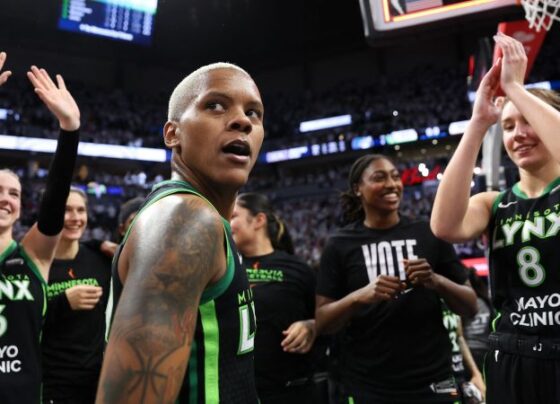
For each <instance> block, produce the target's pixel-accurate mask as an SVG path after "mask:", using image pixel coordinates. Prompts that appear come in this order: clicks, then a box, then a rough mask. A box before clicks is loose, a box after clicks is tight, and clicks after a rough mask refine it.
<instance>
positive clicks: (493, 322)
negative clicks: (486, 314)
mask: <svg viewBox="0 0 560 404" xmlns="http://www.w3.org/2000/svg"><path fill="white" fill-rule="evenodd" d="M500 317H502V313H501V312H498V314H497V315H496V317H494V320H492V331H494V332H496V324H497V323H498V320H499V319H500Z"/></svg>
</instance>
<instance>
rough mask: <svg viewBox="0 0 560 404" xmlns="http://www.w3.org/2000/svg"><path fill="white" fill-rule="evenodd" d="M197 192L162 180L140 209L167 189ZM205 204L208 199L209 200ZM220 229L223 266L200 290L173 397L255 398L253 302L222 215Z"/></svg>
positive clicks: (117, 285)
mask: <svg viewBox="0 0 560 404" xmlns="http://www.w3.org/2000/svg"><path fill="white" fill-rule="evenodd" d="M181 193H183V194H185V193H186V194H193V195H197V196H199V197H200V198H202V199H204V200H205V201H206V202H208V201H207V200H206V198H204V196H202V195H201V194H199V193H198V192H197V191H196V190H195V189H194V188H193V187H192V186H191V185H190V184H189V183H187V182H184V181H164V182H162V183H160V184H158V185H156V186H155V187H154V189H153V190H152V192H151V193H150V195H148V197H147V198H146V201H144V204H143V205H142V206H141V207H140V210H139V211H138V214H137V215H136V218H135V221H136V220H137V219H138V217H140V215H141V214H142V211H143V210H144V209H145V208H146V207H148V206H150V205H151V204H153V203H154V202H156V201H158V200H160V199H162V198H164V197H166V196H168V195H172V194H181ZM208 204H209V205H210V206H212V204H211V203H210V202H208ZM222 222H223V225H224V233H225V236H226V237H225V244H226V245H225V250H226V255H227V269H226V273H225V275H224V276H223V277H222V279H220V280H219V281H218V282H217V283H216V284H214V285H212V286H210V287H208V288H207V289H206V290H205V291H204V293H203V294H202V297H201V301H200V305H199V309H198V318H197V323H196V328H195V332H194V339H193V342H192V346H191V354H190V357H189V365H188V368H187V371H186V374H185V379H184V381H183V386H182V388H181V392H180V394H179V399H178V402H179V403H181V404H183V403H185V404H191V403H193V404H194V403H220V402H221V403H239V404H245V403H248V404H252V403H257V402H258V399H257V392H256V387H255V378H254V373H255V370H254V362H253V360H254V359H253V349H254V340H255V331H256V323H255V307H254V302H253V293H252V291H251V289H250V288H249V282H248V281H247V275H246V274H245V269H244V268H243V267H242V265H241V259H240V256H239V254H238V253H237V250H236V248H235V244H234V241H233V238H232V235H231V228H230V226H229V222H228V221H227V220H226V219H224V218H222ZM132 226H134V222H133V223H132V225H131V226H130V228H129V230H128V232H127V234H126V235H125V238H124V240H123V242H122V244H121V245H120V246H119V248H118V250H117V254H116V255H115V258H114V260H113V288H114V289H113V292H114V293H113V295H114V301H115V305H114V307H115V310H116V307H117V302H118V299H119V297H120V294H121V293H122V288H123V285H122V282H121V280H120V278H119V275H118V260H119V256H120V253H121V251H122V247H123V245H124V243H126V240H127V238H128V235H129V234H130V230H131V229H132Z"/></svg>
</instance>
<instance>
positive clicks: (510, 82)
mask: <svg viewBox="0 0 560 404" xmlns="http://www.w3.org/2000/svg"><path fill="white" fill-rule="evenodd" d="M494 41H496V46H498V47H499V48H500V50H501V51H502V55H503V56H502V71H501V75H500V84H501V86H502V89H503V90H504V92H505V93H506V94H507V93H508V90H509V89H510V88H511V87H512V86H516V85H521V86H522V85H523V82H524V81H525V72H526V71H527V54H526V53H525V48H524V47H523V44H522V43H521V42H519V41H518V40H516V39H514V38H512V37H510V36H507V35H504V34H502V33H501V32H499V33H498V34H497V35H494Z"/></svg>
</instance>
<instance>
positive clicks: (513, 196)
mask: <svg viewBox="0 0 560 404" xmlns="http://www.w3.org/2000/svg"><path fill="white" fill-rule="evenodd" d="M559 232H560V178H558V179H556V180H555V181H553V182H552V183H551V184H549V185H548V186H547V187H546V189H545V190H544V192H543V194H542V195H541V196H539V197H538V198H528V197H527V195H525V194H524V193H523V192H522V191H521V190H520V189H519V185H518V184H516V185H515V186H514V187H513V188H512V189H509V190H507V191H505V192H503V193H501V194H500V195H499V197H498V198H496V201H495V202H494V206H493V209H492V219H491V221H490V226H489V234H490V235H491V236H492V237H491V240H490V270H491V272H490V281H491V288H492V300H493V303H494V306H495V308H496V310H497V313H498V319H497V321H496V322H494V326H495V331H500V332H504V333H510V334H519V335H538V336H541V337H546V338H554V339H558V338H560V269H559V267H560V235H559Z"/></svg>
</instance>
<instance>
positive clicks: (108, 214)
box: [15, 162, 483, 267]
mask: <svg viewBox="0 0 560 404" xmlns="http://www.w3.org/2000/svg"><path fill="white" fill-rule="evenodd" d="M411 164H413V163H411V162H407V163H401V164H400V165H399V166H400V168H401V169H404V168H406V167H408V166H410V165H411ZM416 164H417V163H416ZM428 164H433V162H432V163H428ZM349 168H350V163H349V162H343V163H340V164H337V165H333V166H332V167H329V168H328V169H327V170H325V169H322V168H315V169H306V170H305V174H304V175H302V174H301V172H294V173H286V172H283V173H272V172H264V173H261V172H259V171H257V172H256V173H255V176H254V178H251V180H250V181H249V183H248V185H247V186H246V187H245V188H244V190H243V191H246V192H247V191H257V192H262V193H265V194H267V195H268V196H269V198H270V199H271V200H272V201H273V204H274V206H275V209H276V211H277V212H278V214H279V215H280V216H281V217H282V218H283V219H284V220H285V222H286V224H287V226H288V227H289V229H290V232H291V235H292V237H293V240H294V245H295V249H296V255H298V256H300V257H301V258H303V259H304V260H305V261H306V262H307V263H308V264H310V265H311V266H312V267H316V266H317V265H318V263H319V260H320V256H321V252H322V249H323V247H324V244H325V242H326V240H327V238H328V236H329V234H332V232H333V231H334V230H335V229H336V228H338V227H340V226H341V225H342V224H343V223H342V217H341V216H342V215H341V208H340V203H339V196H340V192H341V191H342V190H343V189H344V187H345V184H346V179H347V176H348V170H349ZM15 169H16V171H17V172H18V174H19V175H20V177H21V178H22V181H23V182H24V187H23V189H24V190H25V192H24V196H23V203H24V208H23V212H36V211H37V208H38V206H36V205H37V203H38V201H39V195H40V193H41V191H42V189H43V188H44V177H43V174H44V173H43V172H41V171H38V172H36V173H33V174H30V173H28V172H26V171H25V170H23V169H21V168H20V169H17V168H15ZM161 180H163V177H162V176H161V175H157V176H153V177H149V176H147V174H146V173H144V172H130V173H127V174H126V175H124V176H118V175H114V174H109V173H96V174H95V175H94V176H93V177H88V179H87V180H86V181H83V180H81V179H80V178H79V177H76V180H75V185H77V186H80V187H82V188H83V189H84V190H85V191H86V192H87V194H88V199H89V205H88V212H89V219H88V220H89V223H88V226H87V230H86V233H85V235H84V239H92V238H93V239H100V240H114V239H116V238H115V234H114V231H115V228H116V226H117V217H118V214H119V209H120V206H121V204H122V203H123V202H125V201H126V200H128V199H131V198H133V197H136V196H145V195H147V194H148V193H149V190H150V189H151V187H152V186H153V185H154V184H155V183H157V182H159V181H161ZM434 192H435V188H434V187H433V184H429V183H425V184H423V185H416V186H409V187H406V188H405V195H404V198H403V202H402V204H401V208H400V211H401V213H402V214H403V215H404V216H407V217H410V218H413V219H421V220H429V217H430V213H431V207H432V202H433V197H434ZM35 220H36V218H35V217H33V216H29V217H28V216H25V217H22V219H21V220H20V221H19V222H18V224H17V226H16V229H15V236H16V238H17V237H19V236H21V235H23V234H24V233H25V231H26V230H27V229H28V226H30V225H31V224H32V223H33V222H34V221H35ZM456 248H457V251H458V253H459V254H460V255H461V256H463V257H472V256H481V255H482V254H483V252H482V250H481V248H480V247H479V246H477V245H476V243H467V244H465V245H460V246H459V245H457V246H456Z"/></svg>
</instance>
